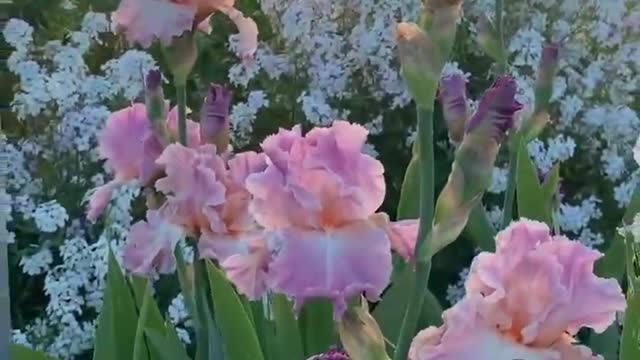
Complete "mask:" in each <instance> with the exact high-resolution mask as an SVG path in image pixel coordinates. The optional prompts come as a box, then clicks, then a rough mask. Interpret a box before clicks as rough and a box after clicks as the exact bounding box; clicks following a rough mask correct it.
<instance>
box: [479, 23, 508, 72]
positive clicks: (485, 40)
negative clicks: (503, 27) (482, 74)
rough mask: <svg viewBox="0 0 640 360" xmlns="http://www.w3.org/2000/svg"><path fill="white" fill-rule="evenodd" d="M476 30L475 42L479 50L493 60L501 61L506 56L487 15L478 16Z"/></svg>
mask: <svg viewBox="0 0 640 360" xmlns="http://www.w3.org/2000/svg"><path fill="white" fill-rule="evenodd" d="M476 30H477V32H478V36H477V41H478V45H480V48H481V49H482V50H483V51H484V52H485V53H487V55H489V56H490V57H491V58H492V59H493V60H495V61H497V62H500V61H502V59H504V57H505V56H506V54H505V51H504V47H503V46H502V44H501V43H500V39H499V36H498V31H497V30H496V27H495V25H494V24H493V22H491V20H490V19H489V18H488V17H487V15H485V14H482V15H480V17H479V19H478V23H477V24H476Z"/></svg>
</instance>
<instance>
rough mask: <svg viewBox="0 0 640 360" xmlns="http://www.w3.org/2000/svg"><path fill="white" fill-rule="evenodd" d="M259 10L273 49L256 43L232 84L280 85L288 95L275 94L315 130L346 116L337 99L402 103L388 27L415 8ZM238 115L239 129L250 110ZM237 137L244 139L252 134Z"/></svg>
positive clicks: (300, 2)
mask: <svg viewBox="0 0 640 360" xmlns="http://www.w3.org/2000/svg"><path fill="white" fill-rule="evenodd" d="M260 5H261V8H262V11H263V12H264V13H265V14H266V15H268V16H269V18H270V19H271V22H272V25H273V27H274V29H276V33H277V36H278V40H279V41H276V42H277V43H278V45H279V46H278V47H277V49H278V50H276V48H275V45H274V48H272V47H270V44H267V43H261V44H260V47H259V49H258V51H257V54H256V59H255V61H254V62H253V63H252V64H250V65H249V66H245V65H240V64H239V65H236V66H234V67H233V68H231V70H230V72H229V78H230V80H231V82H232V83H234V84H236V85H241V86H244V87H249V85H250V82H251V80H252V79H254V78H255V77H256V76H257V75H259V74H262V73H264V74H266V75H267V76H268V77H269V78H270V79H272V80H276V79H282V80H284V81H287V82H289V84H290V86H288V87H287V89H288V90H290V93H288V94H286V95H283V94H277V95H279V96H287V97H288V98H289V99H294V100H297V102H298V104H299V105H300V107H301V109H302V112H303V113H304V115H305V117H306V119H307V120H308V121H310V122H311V123H313V124H316V125H326V124H327V122H329V121H330V120H332V119H336V118H346V116H348V114H349V112H348V109H346V108H341V107H340V105H338V103H339V102H341V101H344V100H349V99H354V98H358V97H360V98H362V97H367V98H373V99H377V100H383V99H390V102H391V104H392V107H393V108H397V107H403V106H405V105H407V104H408V103H409V101H410V97H409V94H408V92H407V90H406V87H405V85H404V82H403V80H402V77H401V76H400V74H399V66H398V62H397V59H396V51H395V39H394V36H395V25H396V24H397V22H398V20H406V21H412V20H415V19H417V17H418V13H419V11H420V7H421V2H420V1H418V0H410V1H395V0H357V1H350V2H346V3H336V2H335V1H330V0H318V1H313V2H311V3H310V2H309V1H306V0H287V1H280V0H279V1H274V0H261V1H260ZM231 43H232V46H233V43H234V42H233V41H232V42H231ZM280 49H282V51H281V52H283V54H279V53H278V51H280ZM357 89H363V91H364V92H365V93H366V94H363V93H362V92H363V91H359V90H357ZM274 95H275V94H274ZM269 97H271V94H269ZM237 112H238V114H237V116H238V118H239V119H242V120H239V122H241V123H242V124H250V123H251V121H252V119H253V118H254V115H253V114H254V113H255V112H254V111H251V109H247V108H243V107H241V108H238V109H237ZM234 113H235V111H234ZM245 119H247V120H245ZM366 120H367V121H366V122H369V121H371V120H373V119H366ZM238 130H239V134H241V135H243V137H247V136H248V135H250V130H251V128H250V127H245V126H238Z"/></svg>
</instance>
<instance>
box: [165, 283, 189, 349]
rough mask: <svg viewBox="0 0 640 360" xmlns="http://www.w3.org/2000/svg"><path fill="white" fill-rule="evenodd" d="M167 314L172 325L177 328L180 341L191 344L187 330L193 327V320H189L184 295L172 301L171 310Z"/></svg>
mask: <svg viewBox="0 0 640 360" xmlns="http://www.w3.org/2000/svg"><path fill="white" fill-rule="evenodd" d="M167 314H168V315H169V320H170V321H171V323H172V324H173V325H174V326H176V333H177V334H178V337H179V338H180V341H182V342H183V343H184V344H190V343H191V336H190V335H189V332H188V331H187V330H186V327H190V326H191V320H190V318H189V312H188V311H187V306H186V305H185V303H184V296H183V295H182V293H180V294H178V296H176V297H175V298H174V299H173V300H171V304H170V305H169V309H167Z"/></svg>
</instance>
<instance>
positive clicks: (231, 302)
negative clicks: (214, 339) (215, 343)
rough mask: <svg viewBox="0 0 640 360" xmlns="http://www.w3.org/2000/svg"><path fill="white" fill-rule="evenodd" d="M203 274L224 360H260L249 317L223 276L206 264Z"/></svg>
mask: <svg viewBox="0 0 640 360" xmlns="http://www.w3.org/2000/svg"><path fill="white" fill-rule="evenodd" d="M206 268H207V274H208V277H209V286H210V288H211V298H212V299H213V308H214V312H215V318H216V322H217V324H218V325H219V326H220V333H221V334H222V339H223V342H224V349H225V354H226V357H225V359H227V360H262V359H264V355H263V354H262V350H261V349H260V343H259V341H258V336H257V334H256V329H255V328H254V326H253V324H252V322H251V320H250V319H249V314H247V311H246V310H245V308H244V306H243V305H242V302H241V301H240V298H239V297H238V295H237V294H236V292H235V290H234V289H233V287H232V286H231V284H230V283H229V281H228V280H227V279H226V277H225V276H224V274H223V273H222V272H221V271H220V270H219V269H218V268H216V267H215V266H214V265H213V264H212V263H210V262H208V261H207V264H206Z"/></svg>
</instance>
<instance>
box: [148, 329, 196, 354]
mask: <svg viewBox="0 0 640 360" xmlns="http://www.w3.org/2000/svg"><path fill="white" fill-rule="evenodd" d="M144 334H145V336H146V337H147V339H148V340H149V348H150V349H151V351H152V352H153V353H154V354H157V355H154V356H155V357H154V358H153V360H190V359H189V356H188V355H187V351H186V350H185V349H184V346H183V345H182V343H181V342H180V339H179V338H178V334H177V333H176V330H175V329H174V328H173V326H169V327H168V328H167V330H166V332H165V331H161V330H158V329H152V328H148V329H145V330H144Z"/></svg>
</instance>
